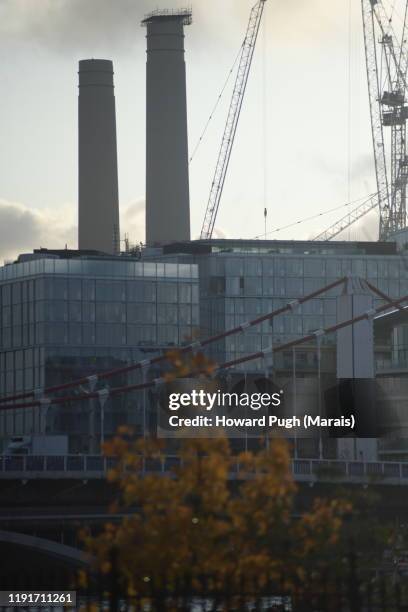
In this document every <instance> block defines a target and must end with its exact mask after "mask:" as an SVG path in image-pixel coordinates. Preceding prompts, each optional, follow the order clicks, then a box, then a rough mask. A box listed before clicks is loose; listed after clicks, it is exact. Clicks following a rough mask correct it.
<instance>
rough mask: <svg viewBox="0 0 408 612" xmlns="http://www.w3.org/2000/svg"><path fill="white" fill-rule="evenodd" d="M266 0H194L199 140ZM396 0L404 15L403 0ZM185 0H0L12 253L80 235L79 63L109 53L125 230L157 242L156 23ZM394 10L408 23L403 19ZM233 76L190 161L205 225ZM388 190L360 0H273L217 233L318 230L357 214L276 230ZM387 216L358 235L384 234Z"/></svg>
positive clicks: (0, 185) (0, 222)
mask: <svg viewBox="0 0 408 612" xmlns="http://www.w3.org/2000/svg"><path fill="white" fill-rule="evenodd" d="M252 4H253V0H193V5H192V8H193V24H192V25H191V26H189V27H188V28H186V39H185V44H186V68H187V89H188V90H187V98H188V99H187V102H188V122H189V123H188V133H189V147H190V152H192V151H193V150H194V148H195V145H196V143H197V141H198V138H199V136H200V134H201V132H202V130H203V128H204V125H205V124H206V122H207V119H208V117H209V115H210V113H211V110H212V108H213V107H214V104H215V101H216V100H217V98H218V95H219V93H220V91H221V89H222V86H223V84H224V82H225V79H226V77H227V74H228V72H229V71H230V68H231V66H232V64H233V61H234V59H235V57H236V54H237V52H238V49H239V47H240V45H241V42H242V40H243V37H244V34H245V30H246V26H247V21H248V17H249V11H250V8H251V6H252ZM390 4H395V7H394V19H395V20H396V22H397V23H398V19H400V15H401V13H402V8H401V7H400V6H399V5H401V4H402V0H401V1H400V0H384V6H385V8H386V9H389V8H390ZM181 6H184V3H182V2H180V1H179V0H161V2H160V3H157V2H156V0H155V1H154V2H152V1H149V0H35V2H34V1H33V0H0V83H1V87H2V93H1V107H2V113H1V116H0V143H1V144H0V168H1V170H0V178H1V181H0V260H2V259H6V260H7V259H11V258H13V257H15V256H16V255H17V254H18V253H21V252H27V251H29V250H32V249H33V248H38V247H40V246H41V247H49V248H63V247H64V246H65V245H67V246H68V247H69V248H76V247H77V230H76V223H77V95H78V90H77V70H78V61H79V60H80V59H85V58H89V57H95V58H106V59H112V60H113V63H114V70H115V96H116V119H117V140H118V164H119V199H120V211H121V234H122V237H124V235H125V234H127V235H128V236H129V239H130V241H131V242H133V243H138V242H139V241H143V240H144V191H145V30H144V29H143V28H142V27H140V21H141V19H142V18H143V17H144V15H145V14H146V13H148V12H149V11H151V10H154V9H156V8H175V7H181ZM397 23H396V25H397ZM232 84H233V79H231V80H230V83H229V87H227V89H226V91H225V94H224V96H223V98H222V99H221V103H220V104H219V106H218V109H217V112H216V114H215V116H214V119H213V120H212V121H211V123H210V125H209V128H208V130H207V133H206V136H205V138H204V140H203V143H202V145H201V146H200V147H199V149H198V150H197V152H196V154H195V156H194V159H193V160H192V162H191V164H190V189H191V219H192V237H193V238H195V237H198V235H199V233H200V229H201V224H202V221H203V217H204V212H205V208H206V204H207V199H208V194H209V189H210V185H211V180H212V175H213V172H214V168H215V162H216V158H217V154H218V148H219V145H220V139H221V136H222V130H223V127H224V122H225V118H226V113H227V110H228V105H229V100H230V95H231V88H232ZM374 191H375V176H374V165H373V156H372V145H371V132H370V118H369V107H368V96H367V83H366V73H365V62H364V48H363V37H362V23H361V9H360V1H359V0H331V1H330V2H327V0H267V1H266V5H265V11H264V17H263V23H262V26H261V31H260V34H259V39H258V43H257V48H256V50H255V56H254V61H253V66H252V70H251V74H250V77H249V82H248V88H247V94H246V98H245V101H244V106H243V110H242V115H241V120H240V124H239V126H238V132H237V136H236V141H235V143H234V149H233V152H232V157H231V163H230V168H229V172H228V176H227V181H226V184H225V188H224V192H223V197H222V201H221V206H220V212H219V215H218V218H217V223H216V232H217V235H219V236H225V237H229V238H232V237H236V238H254V237H256V236H259V235H261V234H263V233H264V231H265V230H264V217H263V211H264V208H265V207H266V208H267V209H268V218H267V232H268V236H269V237H270V238H277V239H278V238H285V239H308V238H311V237H313V236H314V235H315V234H317V233H319V231H320V230H324V229H326V227H328V226H329V225H331V224H332V223H334V222H335V221H337V219H338V218H340V217H341V216H343V214H345V213H346V212H347V208H346V207H343V209H339V210H338V211H336V212H334V213H330V214H327V215H324V216H322V217H319V218H318V219H317V220H311V221H309V222H305V223H301V224H297V225H295V226H293V227H289V228H287V229H285V230H281V231H278V232H277V231H275V230H276V229H278V228H282V227H285V226H288V225H291V224H292V223H296V222H297V221H298V220H301V219H304V218H306V217H311V216H313V215H315V214H319V213H322V212H325V211H329V210H331V209H333V208H334V207H337V206H341V205H343V204H344V205H345V204H346V203H347V202H350V201H352V200H357V199H359V198H362V197H364V196H367V195H369V194H371V193H373V192H374ZM376 232H377V217H376V214H374V215H371V216H369V217H368V218H366V219H365V220H364V222H363V223H360V224H359V225H358V226H356V227H353V228H352V229H350V230H349V231H348V232H346V233H345V236H344V237H345V238H349V239H350V238H351V239H354V238H360V239H374V238H376Z"/></svg>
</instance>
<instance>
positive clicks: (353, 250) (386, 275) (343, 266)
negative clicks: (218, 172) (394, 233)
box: [164, 240, 408, 373]
mask: <svg viewBox="0 0 408 612" xmlns="http://www.w3.org/2000/svg"><path fill="white" fill-rule="evenodd" d="M180 253H182V255H180ZM164 254H165V256H166V257H167V260H169V261H170V260H171V261H181V260H183V258H186V257H187V258H189V259H188V260H189V261H192V262H194V263H196V264H197V265H198V266H199V276H200V319H201V330H202V334H203V336H209V335H212V334H216V333H219V332H222V331H224V330H225V329H230V328H232V327H235V326H237V325H239V324H241V323H244V322H246V321H249V320H252V319H255V318H256V317H259V316H261V315H263V314H265V313H268V312H271V311H272V310H276V309H278V308H280V307H282V306H285V305H286V304H288V303H289V302H291V301H293V300H297V299H299V298H300V297H303V296H305V295H308V294H311V293H313V292H314V291H316V290H318V289H320V288H322V287H324V286H325V285H329V284H331V283H333V282H334V281H336V280H337V279H340V278H342V277H345V276H347V275H354V276H359V277H361V278H364V279H367V280H368V281H370V283H371V284H372V285H374V286H376V287H377V288H378V289H379V290H380V291H381V292H383V293H384V294H386V295H387V296H389V297H390V298H393V299H396V298H398V297H400V296H404V295H407V294H408V252H407V251H405V252H403V251H400V250H398V249H397V245H396V244H395V243H381V242H354V243H353V242H329V243H327V242H326V243H319V242H302V241H262V240H256V241H255V240H252V241H251V240H250V241H245V240H212V241H211V242H205V241H197V242H191V243H185V244H184V245H183V244H181V245H169V246H168V247H167V248H165V249H164ZM341 291H342V287H341V286H339V287H337V288H335V289H332V290H330V291H328V292H327V293H324V294H322V295H320V296H319V297H317V298H314V299H311V300H310V301H308V302H306V303H305V304H303V305H302V306H299V307H298V308H296V309H294V310H292V311H291V312H288V313H285V314H283V315H280V316H278V317H276V318H274V319H273V321H272V320H271V321H265V322H264V323H262V324H261V325H259V326H256V327H251V328H250V329H249V330H248V331H246V332H245V333H243V334H238V335H235V336H231V337H229V338H226V339H225V340H222V341H220V342H219V343H218V344H217V345H216V346H213V347H211V349H210V350H211V351H212V354H213V357H214V358H215V359H216V360H217V361H218V362H222V361H229V360H232V359H236V358H239V357H242V356H244V355H245V354H248V353H253V352H256V351H260V350H261V349H263V348H265V347H268V346H270V345H271V344H273V345H274V346H277V345H279V344H284V343H286V342H290V341H291V340H294V339H296V338H300V337H302V336H305V335H307V334H309V333H311V332H312V331H315V330H318V329H322V328H324V327H330V326H332V325H335V324H336V322H337V303H336V298H337V296H338V295H339V294H340V293H341ZM383 303H385V301H384V300H382V299H381V298H379V297H378V296H376V297H374V301H373V306H374V307H376V306H378V305H380V304H383ZM383 340H384V338H381V342H378V343H377V349H376V361H377V366H378V368H381V367H382V364H383V363H384V360H387V359H388V357H389V356H390V354H391V350H392V348H391V343H390V339H389V338H387V340H386V341H385V344H384V342H382V341H383ZM322 343H323V352H324V353H325V358H324V359H323V365H324V367H325V368H326V369H328V370H331V371H335V350H334V348H335V344H336V337H335V335H334V334H333V335H331V336H325V337H324V339H323V340H322ZM315 344H316V343H314V345H313V346H310V345H309V346H308V345H303V346H302V347H299V348H298V349H297V350H296V360H297V365H298V368H299V372H300V371H302V370H304V371H305V372H306V373H307V371H309V370H315V369H316V346H315ZM400 348H401V350H403V347H400ZM292 363H293V356H292V352H290V353H285V352H282V353H277V354H276V359H275V366H276V367H277V368H278V369H280V370H289V369H291V368H292ZM263 367H264V366H263V364H262V363H260V361H254V362H250V363H248V364H245V365H244V366H242V368H245V369H246V370H251V369H261V368H263Z"/></svg>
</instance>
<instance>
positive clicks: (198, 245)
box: [163, 239, 398, 255]
mask: <svg viewBox="0 0 408 612" xmlns="http://www.w3.org/2000/svg"><path fill="white" fill-rule="evenodd" d="M177 253H188V254H191V255H203V254H209V253H257V254H272V253H282V254H292V253H293V254H297V255H338V254H342V255H397V254H398V250H397V244H396V243H395V242H347V241H344V242H340V241H333V242H320V241H319V242H317V241H312V240H236V239H215V240H192V241H190V242H178V243H171V244H168V245H165V246H164V247H163V254H166V255H167V254H177Z"/></svg>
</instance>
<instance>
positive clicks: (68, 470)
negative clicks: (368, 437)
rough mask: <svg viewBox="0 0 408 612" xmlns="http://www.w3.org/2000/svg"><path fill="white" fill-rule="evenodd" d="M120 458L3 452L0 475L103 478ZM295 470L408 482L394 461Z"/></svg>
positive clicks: (163, 465)
mask: <svg viewBox="0 0 408 612" xmlns="http://www.w3.org/2000/svg"><path fill="white" fill-rule="evenodd" d="M115 464H116V459H115V458H114V457H105V456H102V455H0V478H4V477H10V476H11V475H12V474H16V475H17V474H18V475H19V476H21V477H28V478H29V477H30V476H32V477H43V478H44V477H47V476H52V474H54V475H55V474H58V475H61V476H62V477H64V476H66V477H75V475H78V476H79V475H81V474H84V475H85V474H86V475H87V477H94V478H103V477H104V476H105V475H106V474H107V472H108V471H109V470H110V469H111V468H112V467H114V465H115ZM180 465H181V459H180V457H179V456H177V455H163V457H161V458H158V459H152V458H146V457H141V471H142V473H163V474H167V473H169V472H171V471H172V470H174V469H175V468H177V467H179V466H180ZM292 473H293V475H294V477H295V479H296V480H309V481H314V480H317V481H318V480H338V479H340V480H348V481H353V480H357V481H361V480H364V481H373V482H375V481H381V480H390V479H391V480H393V481H395V480H398V481H401V483H404V482H405V483H406V484H408V462H407V463H399V462H390V461H370V462H364V461H342V460H316V459H294V460H293V461H292ZM230 475H231V477H233V478H234V477H235V478H237V477H239V476H245V475H247V476H250V474H248V472H247V469H246V468H245V469H244V468H243V466H241V465H240V464H239V462H238V460H237V462H236V463H234V464H233V465H232V466H231V470H230Z"/></svg>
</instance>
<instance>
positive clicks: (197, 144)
mask: <svg viewBox="0 0 408 612" xmlns="http://www.w3.org/2000/svg"><path fill="white" fill-rule="evenodd" d="M243 46H244V42H242V44H241V46H240V48H239V51H238V53H237V55H236V57H235V59H234V63H233V64H232V66H231V69H230V71H229V73H228V76H227V78H226V80H225V83H224V85H223V87H222V89H221V91H220V93H219V95H218V98H217V101H216V103H215V104H214V107H213V109H212V111H211V113H210V116H209V117H208V119H207V122H206V124H205V126H204V129H203V131H202V132H201V136H200V137H199V139H198V141H197V143H196V145H195V147H194V149H193V152H192V154H191V156H190V159H189V164H191V162H192V161H193V159H194V157H195V155H196V153H197V151H198V149H199V148H200V145H201V143H202V141H203V138H204V136H205V134H206V132H207V129H208V126H209V125H210V123H211V121H212V119H213V116H214V113H215V111H216V110H217V108H218V105H219V103H220V102H221V98H222V96H223V94H224V92H225V90H226V88H227V85H228V83H229V81H230V78H231V75H232V73H233V72H234V69H235V66H236V64H237V61H238V59H239V57H240V55H241V53H242V47H243Z"/></svg>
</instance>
